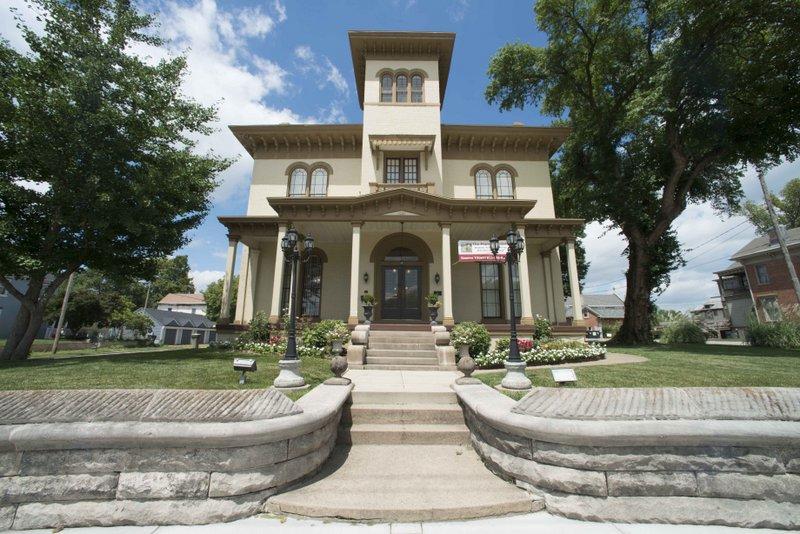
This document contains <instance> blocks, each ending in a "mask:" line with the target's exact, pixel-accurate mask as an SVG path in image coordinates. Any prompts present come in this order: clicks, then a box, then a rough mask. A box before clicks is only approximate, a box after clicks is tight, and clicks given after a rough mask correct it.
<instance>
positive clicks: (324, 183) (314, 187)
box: [310, 167, 328, 197]
mask: <svg viewBox="0 0 800 534" xmlns="http://www.w3.org/2000/svg"><path fill="white" fill-rule="evenodd" d="M327 193H328V171H326V170H325V169H323V168H321V167H320V168H317V169H314V172H313V173H311V191H310V196H312V197H324V196H325V195H326V194H327Z"/></svg>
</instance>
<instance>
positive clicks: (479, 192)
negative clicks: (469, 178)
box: [475, 166, 515, 199]
mask: <svg viewBox="0 0 800 534" xmlns="http://www.w3.org/2000/svg"><path fill="white" fill-rule="evenodd" d="M514 197H515V194H514V176H513V175H512V173H511V171H509V170H508V169H502V168H501V169H498V170H491V168H490V167H488V166H487V168H480V169H478V170H476V171H475V198H485V199H489V198H500V199H513V198H514Z"/></svg>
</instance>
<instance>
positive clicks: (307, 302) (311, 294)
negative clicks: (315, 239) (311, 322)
mask: <svg viewBox="0 0 800 534" xmlns="http://www.w3.org/2000/svg"><path fill="white" fill-rule="evenodd" d="M321 301H322V258H320V257H319V255H317V254H312V255H311V256H309V257H308V261H307V262H306V263H304V264H303V298H302V301H301V303H302V304H301V311H300V313H301V314H302V315H305V316H307V317H319V309H320V302H321Z"/></svg>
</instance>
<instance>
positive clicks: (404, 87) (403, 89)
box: [397, 74, 408, 102]
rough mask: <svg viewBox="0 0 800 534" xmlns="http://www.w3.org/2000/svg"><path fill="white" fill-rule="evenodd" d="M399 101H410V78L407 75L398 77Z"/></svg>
mask: <svg viewBox="0 0 800 534" xmlns="http://www.w3.org/2000/svg"><path fill="white" fill-rule="evenodd" d="M397 101H398V102H407V101H408V76H406V75H405V74H398V75H397Z"/></svg>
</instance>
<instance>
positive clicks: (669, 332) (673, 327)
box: [661, 319, 706, 343]
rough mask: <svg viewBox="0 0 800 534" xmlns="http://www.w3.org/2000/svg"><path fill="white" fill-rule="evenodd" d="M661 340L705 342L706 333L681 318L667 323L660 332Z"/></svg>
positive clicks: (667, 341)
mask: <svg viewBox="0 0 800 534" xmlns="http://www.w3.org/2000/svg"><path fill="white" fill-rule="evenodd" d="M661 340H662V341H663V342H664V343H705V342H706V335H705V334H704V333H703V329H702V328H700V326H698V325H697V324H695V323H693V322H692V321H689V320H688V319H682V320H678V321H675V322H673V323H670V324H669V325H667V326H666V327H665V328H664V331H663V332H662V333H661Z"/></svg>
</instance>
